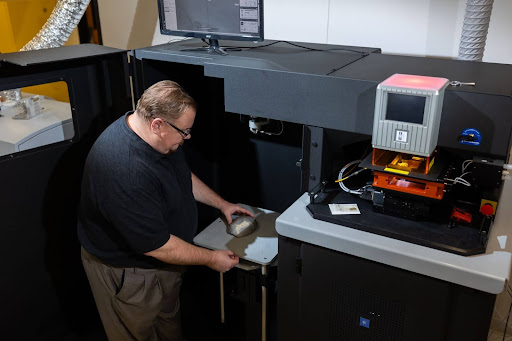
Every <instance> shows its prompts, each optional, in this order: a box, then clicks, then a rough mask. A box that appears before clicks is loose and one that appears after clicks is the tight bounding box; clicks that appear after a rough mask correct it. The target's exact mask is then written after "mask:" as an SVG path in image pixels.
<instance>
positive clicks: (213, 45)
mask: <svg viewBox="0 0 512 341" xmlns="http://www.w3.org/2000/svg"><path fill="white" fill-rule="evenodd" d="M202 40H203V41H204V42H205V43H207V44H208V47H198V48H193V49H183V50H181V51H206V52H208V53H218V54H220V55H222V56H227V55H228V53H227V52H226V50H229V51H241V49H237V48H226V50H225V49H224V48H222V47H220V46H219V41H218V40H217V39H208V41H206V40H204V39H202Z"/></svg>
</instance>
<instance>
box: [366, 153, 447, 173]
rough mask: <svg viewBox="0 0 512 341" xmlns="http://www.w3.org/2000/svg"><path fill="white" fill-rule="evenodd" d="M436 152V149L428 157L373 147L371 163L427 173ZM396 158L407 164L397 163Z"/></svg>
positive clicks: (432, 163)
mask: <svg viewBox="0 0 512 341" xmlns="http://www.w3.org/2000/svg"><path fill="white" fill-rule="evenodd" d="M437 154H438V151H437V149H436V150H434V151H433V152H432V155H430V156H429V157H418V156H415V155H412V154H406V153H400V152H395V151H389V150H384V149H378V148H373V153H372V165H374V166H380V167H389V168H394V169H403V170H407V171H409V172H415V173H422V174H428V172H429V171H430V169H431V168H432V166H433V165H434V160H435V158H436V156H437ZM397 160H403V161H404V162H405V163H406V164H407V165H406V166H400V165H397V164H396V163H397Z"/></svg>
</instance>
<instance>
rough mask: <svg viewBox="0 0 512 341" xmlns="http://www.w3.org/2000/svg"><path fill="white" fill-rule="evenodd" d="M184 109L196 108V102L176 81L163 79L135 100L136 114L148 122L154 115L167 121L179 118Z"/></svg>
mask: <svg viewBox="0 0 512 341" xmlns="http://www.w3.org/2000/svg"><path fill="white" fill-rule="evenodd" d="M186 109H192V110H194V111H196V110H197V104H196V102H195V101H194V99H193V98H192V97H190V95H189V94H187V93H186V92H185V90H183V88H182V87H181V86H180V85H179V84H178V83H176V82H173V81H169V80H165V81H160V82H158V83H155V84H153V85H152V86H150V87H149V88H148V89H146V91H144V93H143V94H142V97H141V98H140V99H139V101H138V102H137V109H136V111H137V114H138V115H139V116H140V117H141V118H143V119H144V120H146V121H148V122H150V121H151V120H153V119H154V118H155V117H160V118H163V119H165V120H168V121H171V122H173V121H175V120H177V119H178V118H180V116H181V115H183V113H184V112H185V110H186Z"/></svg>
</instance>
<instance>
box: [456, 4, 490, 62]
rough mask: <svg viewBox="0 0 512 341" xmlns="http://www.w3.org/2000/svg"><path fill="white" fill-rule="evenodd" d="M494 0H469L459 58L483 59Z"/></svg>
mask: <svg viewBox="0 0 512 341" xmlns="http://www.w3.org/2000/svg"><path fill="white" fill-rule="evenodd" d="M493 3H494V0H468V2H467V3H466V13H465V15H464V24H463V26H462V36H461V39H460V45H459V56H458V59H462V60H474V61H480V62H481V61H482V58H483V56H484V48H485V41H486V40H487V31H488V29H489V22H490V21H491V12H492V5H493Z"/></svg>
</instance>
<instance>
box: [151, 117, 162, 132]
mask: <svg viewBox="0 0 512 341" xmlns="http://www.w3.org/2000/svg"><path fill="white" fill-rule="evenodd" d="M162 123H163V122H162V120H161V119H159V118H155V119H154V120H152V121H151V125H150V129H151V132H152V133H153V134H160V129H161V128H162Z"/></svg>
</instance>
